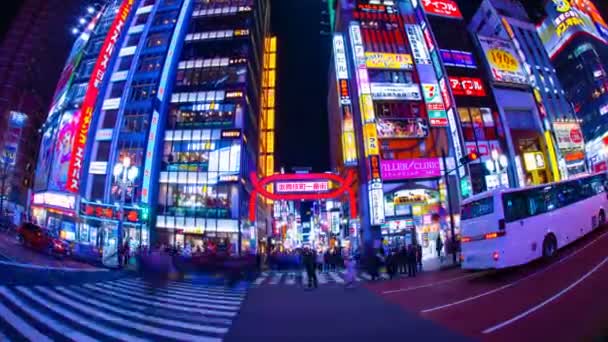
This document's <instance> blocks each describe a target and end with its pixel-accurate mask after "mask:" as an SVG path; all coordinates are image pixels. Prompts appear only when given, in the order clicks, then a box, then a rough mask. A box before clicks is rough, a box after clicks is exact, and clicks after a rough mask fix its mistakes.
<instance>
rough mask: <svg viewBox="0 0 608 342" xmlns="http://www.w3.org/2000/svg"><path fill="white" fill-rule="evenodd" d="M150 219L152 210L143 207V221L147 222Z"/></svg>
mask: <svg viewBox="0 0 608 342" xmlns="http://www.w3.org/2000/svg"><path fill="white" fill-rule="evenodd" d="M149 217H150V209H148V207H142V208H141V220H142V221H147V220H148V218H149Z"/></svg>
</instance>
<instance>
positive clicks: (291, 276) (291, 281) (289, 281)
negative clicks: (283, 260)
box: [285, 272, 296, 285]
mask: <svg viewBox="0 0 608 342" xmlns="http://www.w3.org/2000/svg"><path fill="white" fill-rule="evenodd" d="M285 283H286V284H287V285H294V284H295V283H296V274H295V273H293V272H291V273H289V274H288V275H287V280H285Z"/></svg>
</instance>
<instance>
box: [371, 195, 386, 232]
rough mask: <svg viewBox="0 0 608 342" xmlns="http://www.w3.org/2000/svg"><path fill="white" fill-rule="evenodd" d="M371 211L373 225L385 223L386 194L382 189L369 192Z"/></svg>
mask: <svg viewBox="0 0 608 342" xmlns="http://www.w3.org/2000/svg"><path fill="white" fill-rule="evenodd" d="M369 209H370V215H371V224H372V225H378V224H383V223H384V192H383V191H382V188H380V189H371V190H369Z"/></svg>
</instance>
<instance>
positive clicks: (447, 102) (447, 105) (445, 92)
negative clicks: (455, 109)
mask: <svg viewBox="0 0 608 342" xmlns="http://www.w3.org/2000/svg"><path fill="white" fill-rule="evenodd" d="M439 91H441V97H443V103H444V104H445V108H446V109H450V107H452V99H451V98H450V93H448V86H447V85H446V84H445V77H444V78H442V79H441V80H440V81H439Z"/></svg>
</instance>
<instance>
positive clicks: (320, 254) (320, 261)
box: [317, 249, 325, 272]
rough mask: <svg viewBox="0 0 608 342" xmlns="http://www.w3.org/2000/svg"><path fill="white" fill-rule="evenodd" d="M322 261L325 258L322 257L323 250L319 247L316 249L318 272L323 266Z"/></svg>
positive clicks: (321, 270)
mask: <svg viewBox="0 0 608 342" xmlns="http://www.w3.org/2000/svg"><path fill="white" fill-rule="evenodd" d="M324 261H325V258H324V257H323V251H322V250H321V249H319V250H318V251H317V268H318V269H319V272H323V268H324V267H325V266H324V264H325V263H324Z"/></svg>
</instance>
